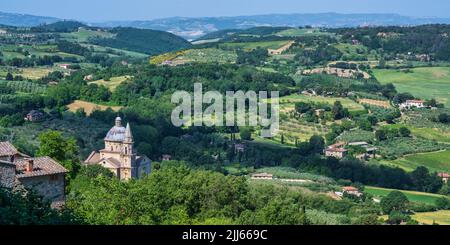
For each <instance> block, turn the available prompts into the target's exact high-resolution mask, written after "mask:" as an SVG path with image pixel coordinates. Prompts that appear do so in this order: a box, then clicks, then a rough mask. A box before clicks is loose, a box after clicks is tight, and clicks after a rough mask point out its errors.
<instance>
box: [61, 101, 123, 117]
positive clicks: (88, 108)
mask: <svg viewBox="0 0 450 245" xmlns="http://www.w3.org/2000/svg"><path fill="white" fill-rule="evenodd" d="M67 108H69V111H71V112H76V111H77V110H78V109H79V108H83V109H84V112H86V114H87V115H90V114H91V113H92V112H93V111H94V110H106V109H108V108H111V109H112V110H113V111H119V110H120V109H122V107H121V106H104V105H98V104H95V103H91V102H86V101H82V100H76V101H74V102H73V103H72V104H70V105H67Z"/></svg>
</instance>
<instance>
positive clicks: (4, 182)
mask: <svg viewBox="0 0 450 245" xmlns="http://www.w3.org/2000/svg"><path fill="white" fill-rule="evenodd" d="M15 178H16V166H15V165H14V164H12V163H10V162H4V161H0V186H3V187H6V188H13V186H14V181H15Z"/></svg>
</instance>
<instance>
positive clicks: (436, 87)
mask: <svg viewBox="0 0 450 245" xmlns="http://www.w3.org/2000/svg"><path fill="white" fill-rule="evenodd" d="M410 71H411V72H408V73H407V72H404V71H401V70H386V69H383V70H380V69H378V70H374V71H373V72H374V75H375V77H376V78H377V79H378V80H379V81H380V82H381V83H382V84H386V83H393V84H394V85H395V87H396V88H397V90H398V91H399V92H410V93H411V94H413V95H414V96H417V97H419V98H423V99H432V98H435V99H436V100H438V101H439V102H441V103H444V104H445V105H446V106H447V107H450V100H449V98H450V67H421V68H413V69H410Z"/></svg>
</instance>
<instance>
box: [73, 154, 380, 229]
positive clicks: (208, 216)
mask: <svg viewBox="0 0 450 245" xmlns="http://www.w3.org/2000/svg"><path fill="white" fill-rule="evenodd" d="M89 168H90V167H89ZM106 175H107V173H105V172H104V171H101V170H100V169H98V167H97V169H89V170H83V171H82V172H80V174H79V176H77V178H76V179H75V180H74V181H72V183H71V188H70V189H71V191H70V193H69V195H68V208H69V209H70V210H71V211H72V212H73V214H74V215H75V217H78V218H80V219H83V220H84V222H86V223H87V224H216V225H217V224H241V225H251V224H256V225H258V224H272V225H283V224H291V225H293V224H295V225H308V224H317V223H314V222H316V220H318V218H319V217H316V216H317V215H319V214H318V213H319V211H320V214H321V215H322V216H325V217H322V218H325V219H326V215H328V214H330V215H332V214H341V215H342V217H343V219H342V220H340V221H339V222H340V223H342V224H361V222H362V221H361V217H372V216H373V215H376V214H377V213H378V212H379V210H378V209H377V208H374V206H371V205H370V204H368V203H360V204H358V203H354V202H351V201H349V200H342V201H336V200H333V199H331V198H329V197H327V196H325V195H308V194H302V193H299V192H295V191H291V190H289V189H287V188H282V187H276V186H270V185H262V186H257V185H256V186H254V185H251V186H250V185H249V184H248V182H247V181H246V179H245V178H244V177H235V176H224V175H223V174H220V173H217V172H211V171H205V170H193V169H189V168H187V167H185V166H184V164H182V163H179V162H164V163H162V164H155V165H154V167H153V172H152V174H151V175H149V176H147V177H144V178H143V179H142V180H138V181H131V182H127V183H124V182H120V181H118V180H117V179H115V178H110V177H108V176H106ZM93 176H94V177H93ZM311 211H318V212H311ZM365 220H367V219H365ZM375 221H376V219H375ZM375 221H374V222H375Z"/></svg>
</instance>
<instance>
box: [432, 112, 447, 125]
mask: <svg viewBox="0 0 450 245" xmlns="http://www.w3.org/2000/svg"><path fill="white" fill-rule="evenodd" d="M433 120H434V121H436V122H440V123H445V124H448V123H450V116H449V115H448V114H447V113H441V114H439V115H438V116H437V117H436V118H433Z"/></svg>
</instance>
